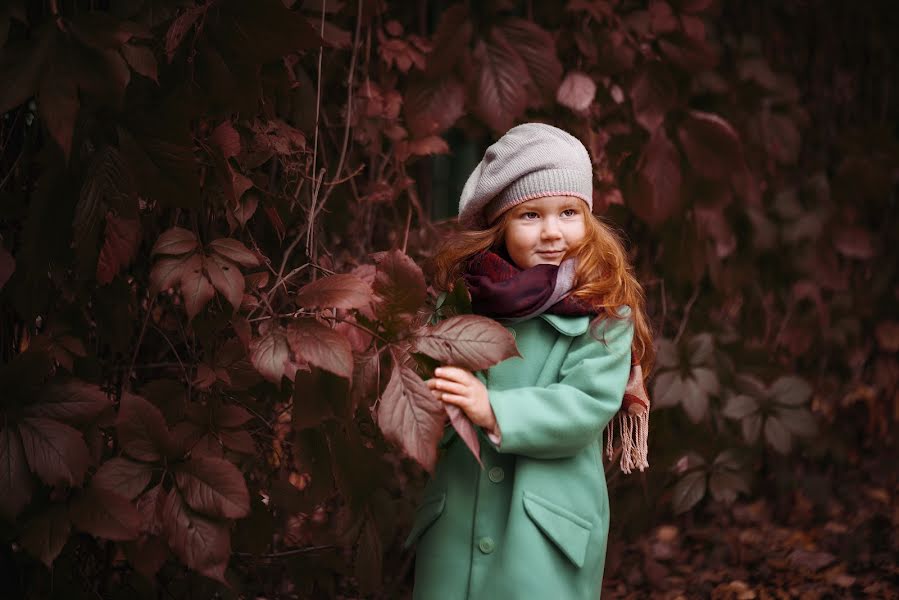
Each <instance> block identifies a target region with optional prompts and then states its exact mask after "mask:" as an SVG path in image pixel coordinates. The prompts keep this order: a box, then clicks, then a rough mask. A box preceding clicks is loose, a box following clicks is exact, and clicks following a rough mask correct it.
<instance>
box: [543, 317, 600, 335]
mask: <svg viewBox="0 0 899 600" xmlns="http://www.w3.org/2000/svg"><path fill="white" fill-rule="evenodd" d="M540 318H541V319H543V320H544V321H546V322H547V323H549V324H550V325H552V326H553V327H554V328H555V329H556V331H558V332H559V333H561V334H562V335H570V336H572V337H576V336H579V335H583V334H585V333H587V328H588V327H589V326H590V317H589V316H586V315H584V316H581V317H568V316H564V315H551V314H549V313H543V314H541V315H540Z"/></svg>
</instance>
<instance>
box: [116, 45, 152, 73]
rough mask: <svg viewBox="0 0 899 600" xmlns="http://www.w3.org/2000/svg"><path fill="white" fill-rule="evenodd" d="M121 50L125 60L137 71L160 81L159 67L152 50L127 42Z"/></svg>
mask: <svg viewBox="0 0 899 600" xmlns="http://www.w3.org/2000/svg"><path fill="white" fill-rule="evenodd" d="M121 52H122V56H124V57H125V62H127V63H128V66H130V67H131V69H132V70H133V71H134V72H135V73H138V74H139V75H143V76H144V77H146V78H148V79H152V80H153V81H155V82H156V83H159V73H158V71H159V68H158V66H157V64H156V57H155V56H153V51H152V50H150V49H149V48H147V47H146V46H133V45H131V44H125V45H123V46H122V47H121Z"/></svg>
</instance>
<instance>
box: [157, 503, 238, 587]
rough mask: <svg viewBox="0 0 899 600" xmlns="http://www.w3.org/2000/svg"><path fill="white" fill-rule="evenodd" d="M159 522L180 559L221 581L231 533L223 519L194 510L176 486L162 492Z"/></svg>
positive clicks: (228, 556)
mask: <svg viewBox="0 0 899 600" xmlns="http://www.w3.org/2000/svg"><path fill="white" fill-rule="evenodd" d="M163 493H165V492H163ZM162 523H163V531H164V533H165V537H166V539H167V540H168V543H169V547H170V548H171V549H172V552H173V553H174V554H175V556H177V557H178V559H179V560H181V562H183V563H184V564H186V565H187V566H188V567H189V568H191V569H193V570H194V571H197V572H199V573H202V574H203V575H206V576H207V577H211V578H213V579H217V580H219V581H221V582H223V583H225V569H226V568H227V567H228V560H229V559H230V557H231V535H230V533H229V532H228V528H227V526H226V525H225V524H224V523H221V522H218V521H214V520H212V519H206V518H204V517H202V516H200V515H198V514H196V513H194V512H193V511H192V510H190V508H188V506H187V505H186V504H185V503H184V501H183V499H182V498H181V494H179V493H178V492H177V491H176V490H171V491H170V492H169V493H168V494H166V496H165V499H164V501H163V505H162Z"/></svg>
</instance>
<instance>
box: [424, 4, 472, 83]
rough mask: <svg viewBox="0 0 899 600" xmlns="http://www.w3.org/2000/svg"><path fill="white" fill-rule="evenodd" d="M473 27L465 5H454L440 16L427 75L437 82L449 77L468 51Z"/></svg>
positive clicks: (429, 55)
mask: <svg viewBox="0 0 899 600" xmlns="http://www.w3.org/2000/svg"><path fill="white" fill-rule="evenodd" d="M472 31H473V26H472V22H471V18H470V17H469V14H468V7H467V6H466V5H465V3H459V4H454V5H452V6H450V7H449V8H447V9H446V10H444V11H443V12H442V13H441V15H440V22H439V23H438V24H437V29H436V30H435V31H434V38H433V44H432V45H433V50H431V52H430V53H429V54H428V61H427V74H428V76H429V77H432V78H434V79H435V80H445V79H448V77H447V75H448V74H449V72H450V71H452V70H453V67H455V66H456V63H458V62H459V59H460V57H461V56H462V55H463V54H464V53H465V52H466V50H467V49H468V45H469V42H470V41H471V34H472Z"/></svg>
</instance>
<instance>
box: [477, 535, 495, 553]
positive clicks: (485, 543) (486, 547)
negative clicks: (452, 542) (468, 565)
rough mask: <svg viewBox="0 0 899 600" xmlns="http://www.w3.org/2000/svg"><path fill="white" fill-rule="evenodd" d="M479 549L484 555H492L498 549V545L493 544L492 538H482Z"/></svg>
mask: <svg viewBox="0 0 899 600" xmlns="http://www.w3.org/2000/svg"><path fill="white" fill-rule="evenodd" d="M478 548H480V550H481V552H483V553H484V554H490V553H491V552H493V550H494V549H495V548H496V544H495V543H494V542H493V538H492V537H489V536H488V537H482V538H481V541H479V542H478Z"/></svg>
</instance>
